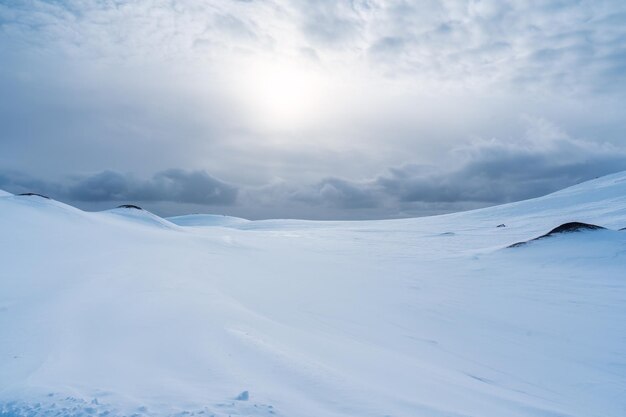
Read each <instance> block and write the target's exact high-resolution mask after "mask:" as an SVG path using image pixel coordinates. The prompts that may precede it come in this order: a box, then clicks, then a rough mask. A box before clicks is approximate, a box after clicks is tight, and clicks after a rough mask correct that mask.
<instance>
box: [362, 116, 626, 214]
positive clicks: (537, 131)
mask: <svg viewBox="0 0 626 417" xmlns="http://www.w3.org/2000/svg"><path fill="white" fill-rule="evenodd" d="M526 123H527V124H528V128H527V130H526V132H525V134H524V135H523V136H522V137H519V138H517V139H516V140H510V139H509V140H498V139H490V140H485V139H475V140H474V141H472V142H471V143H468V144H466V145H464V146H462V147H459V148H456V149H455V150H454V151H453V152H452V155H451V158H450V160H449V161H448V163H447V164H446V165H445V167H449V168H445V167H444V166H425V165H406V166H403V167H400V168H393V169H390V170H389V172H388V173H387V174H384V175H381V176H379V177H378V178H376V180H375V181H374V184H375V186H376V189H377V190H380V189H382V190H383V192H384V193H385V194H387V195H389V196H391V197H393V198H396V199H398V201H400V202H403V203H411V202H448V203H450V202H482V203H488V204H495V203H503V202H509V201H517V200H522V199H526V198H531V197H537V196H539V195H543V194H547V193H549V192H552V191H556V190H559V189H561V188H564V187H567V186H570V185H573V184H576V183H578V182H581V181H584V180H588V179H591V178H594V177H598V176H602V175H606V174H609V173H612V172H617V171H622V170H626V148H623V147H616V146H614V145H611V144H607V143H597V142H593V141H588V140H581V139H575V138H572V137H570V136H569V135H568V134H567V133H565V132H564V131H562V130H561V129H559V128H558V127H557V126H555V125H554V124H551V123H549V122H547V121H546V120H543V119H536V118H527V119H526Z"/></svg>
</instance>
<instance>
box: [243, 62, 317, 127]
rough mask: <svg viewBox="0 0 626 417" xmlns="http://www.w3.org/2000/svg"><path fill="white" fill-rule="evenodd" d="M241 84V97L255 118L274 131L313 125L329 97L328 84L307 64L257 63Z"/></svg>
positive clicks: (247, 70)
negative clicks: (274, 129) (275, 129)
mask: <svg viewBox="0 0 626 417" xmlns="http://www.w3.org/2000/svg"><path fill="white" fill-rule="evenodd" d="M241 81H242V83H241V94H242V95H243V99H244V101H245V102H246V104H247V107H249V109H250V110H251V111H252V112H253V115H254V116H255V117H254V118H255V119H256V120H257V121H259V122H260V123H261V124H263V125H265V126H267V127H272V128H285V129H291V128H294V127H297V126H302V125H306V124H308V123H312V122H313V121H314V120H315V119H316V116H318V115H319V113H320V111H321V110H322V108H323V105H324V102H325V101H327V100H328V98H329V88H328V81H327V80H326V79H325V78H324V77H323V75H322V74H321V73H320V72H319V71H317V70H316V69H314V68H311V66H310V65H305V64H304V63H298V62H293V61H288V62H285V61H269V60H264V61H256V62H253V63H252V64H251V65H250V67H249V68H247V69H246V70H245V71H244V73H243V77H242V80H241Z"/></svg>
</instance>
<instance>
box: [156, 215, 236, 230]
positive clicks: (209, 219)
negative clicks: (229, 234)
mask: <svg viewBox="0 0 626 417" xmlns="http://www.w3.org/2000/svg"><path fill="white" fill-rule="evenodd" d="M167 220H169V221H170V222H172V223H175V224H177V225H179V226H223V227H228V226H233V225H241V224H242V223H247V222H248V220H246V219H242V218H240V217H231V216H222V215H218V214H189V215H186V216H175V217H168V219H167Z"/></svg>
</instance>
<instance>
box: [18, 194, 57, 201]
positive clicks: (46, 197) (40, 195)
mask: <svg viewBox="0 0 626 417" xmlns="http://www.w3.org/2000/svg"><path fill="white" fill-rule="evenodd" d="M18 195H25V196H37V197H41V198H45V199H48V200H50V197H48V196H47V195H42V194H37V193H21V194H18Z"/></svg>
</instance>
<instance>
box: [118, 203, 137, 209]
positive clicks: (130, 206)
mask: <svg viewBox="0 0 626 417" xmlns="http://www.w3.org/2000/svg"><path fill="white" fill-rule="evenodd" d="M117 208H126V209H134V210H143V209H142V208H141V207H139V206H136V205H134V204H122V205H121V206H117Z"/></svg>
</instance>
